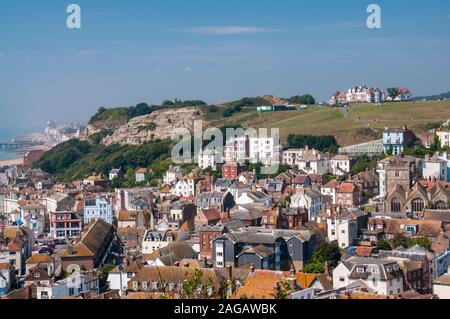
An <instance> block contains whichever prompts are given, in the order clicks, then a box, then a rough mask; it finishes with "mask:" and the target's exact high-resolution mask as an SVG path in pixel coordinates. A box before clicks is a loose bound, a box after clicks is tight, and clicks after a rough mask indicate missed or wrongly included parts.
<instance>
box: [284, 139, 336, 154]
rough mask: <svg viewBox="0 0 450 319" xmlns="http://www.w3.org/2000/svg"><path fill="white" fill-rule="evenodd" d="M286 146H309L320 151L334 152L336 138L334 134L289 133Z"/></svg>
mask: <svg viewBox="0 0 450 319" xmlns="http://www.w3.org/2000/svg"><path fill="white" fill-rule="evenodd" d="M287 142H288V147H290V148H303V147H305V146H309V147H310V148H314V149H316V150H319V151H321V152H332V153H335V152H336V151H337V148H338V144H337V141H336V138H335V137H334V136H312V135H289V136H288V139H287Z"/></svg>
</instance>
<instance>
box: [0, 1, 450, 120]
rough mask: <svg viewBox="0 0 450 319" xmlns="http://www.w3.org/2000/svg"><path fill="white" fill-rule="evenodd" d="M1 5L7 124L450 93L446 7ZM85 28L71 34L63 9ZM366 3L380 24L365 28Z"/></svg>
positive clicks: (0, 64) (0, 59)
mask: <svg viewBox="0 0 450 319" xmlns="http://www.w3.org/2000/svg"><path fill="white" fill-rule="evenodd" d="M411 2H412V1H406V0H395V1H392V0H390V1H378V0H373V1H372V2H371V1H360V0H348V1H333V0H322V1H316V2H312V1H306V0H305V1H303V0H278V1H275V0H271V1H269V0H245V1H243V0H226V1H224V0H220V1H219V0H129V1H119V0H110V1H105V0H102V1H99V0H72V1H63V0H52V1H39V0H28V1H24V0H2V1H1V3H0V110H1V115H2V116H0V127H2V128H9V127H14V126H19V127H33V128H34V127H40V126H42V125H44V124H45V122H46V120H48V119H54V120H57V121H61V122H68V121H86V120H87V119H88V118H89V116H90V115H91V114H92V113H93V112H95V110H96V109H97V108H98V107H100V106H107V107H111V106H130V105H135V104H137V103H139V102H147V103H149V104H152V103H153V104H157V103H160V102H161V101H162V100H163V99H166V98H171V99H173V98H181V99H204V100H206V101H207V102H209V103H217V102H223V101H227V100H231V99H235V98H240V97H243V96H256V95H263V94H274V95H278V96H283V97H285V96H292V95H295V94H301V93H305V92H309V93H311V94H313V95H315V96H316V97H317V98H318V99H320V100H325V99H328V98H329V96H330V95H331V94H332V93H333V92H335V91H336V90H338V89H345V88H347V87H349V86H352V85H358V84H367V85H374V86H381V87H387V86H406V87H410V88H411V89H412V90H413V92H414V93H415V94H417V95H423V94H434V93H442V92H444V91H448V90H450V77H449V76H448V74H450V63H449V58H448V56H449V52H450V2H448V1H441V0H428V1H423V0H418V1H414V2H413V3H411ZM70 3H76V4H79V5H80V6H81V9H82V28H81V29H80V30H69V29H68V28H67V27H66V18H67V15H68V14H67V13H66V7H67V5H69V4H70ZM370 3H377V4H379V5H380V6H381V8H382V29H380V30H370V29H368V28H367V27H366V26H365V23H366V19H367V17H368V14H367V13H366V8H367V6H368V5H369V4H370Z"/></svg>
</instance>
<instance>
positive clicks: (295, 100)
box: [288, 94, 316, 105]
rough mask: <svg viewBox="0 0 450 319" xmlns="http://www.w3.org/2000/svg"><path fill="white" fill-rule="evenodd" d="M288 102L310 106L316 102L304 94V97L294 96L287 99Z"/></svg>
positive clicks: (310, 96)
mask: <svg viewBox="0 0 450 319" xmlns="http://www.w3.org/2000/svg"><path fill="white" fill-rule="evenodd" d="M288 102H289V103H291V104H306V105H312V104H316V100H315V99H314V97H313V96H312V95H310V94H304V95H301V96H300V95H295V96H292V97H290V98H289V99H288Z"/></svg>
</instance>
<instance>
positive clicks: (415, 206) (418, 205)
mask: <svg viewBox="0 0 450 319" xmlns="http://www.w3.org/2000/svg"><path fill="white" fill-rule="evenodd" d="M424 209H425V203H424V201H423V200H422V199H420V198H416V199H414V200H413V201H412V211H413V212H414V213H420V212H423V210H424Z"/></svg>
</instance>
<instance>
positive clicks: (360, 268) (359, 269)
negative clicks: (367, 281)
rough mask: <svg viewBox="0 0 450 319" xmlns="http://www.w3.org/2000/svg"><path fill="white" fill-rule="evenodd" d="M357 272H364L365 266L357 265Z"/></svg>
mask: <svg viewBox="0 0 450 319" xmlns="http://www.w3.org/2000/svg"><path fill="white" fill-rule="evenodd" d="M356 272H357V273H358V274H363V273H364V267H357V268H356Z"/></svg>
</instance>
